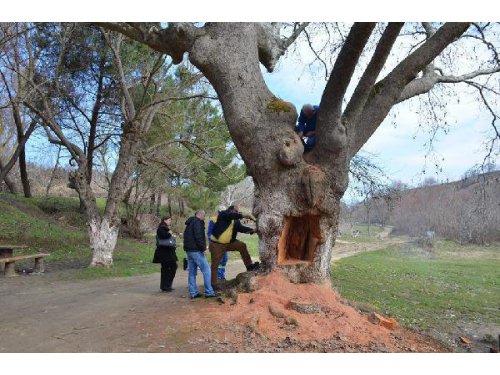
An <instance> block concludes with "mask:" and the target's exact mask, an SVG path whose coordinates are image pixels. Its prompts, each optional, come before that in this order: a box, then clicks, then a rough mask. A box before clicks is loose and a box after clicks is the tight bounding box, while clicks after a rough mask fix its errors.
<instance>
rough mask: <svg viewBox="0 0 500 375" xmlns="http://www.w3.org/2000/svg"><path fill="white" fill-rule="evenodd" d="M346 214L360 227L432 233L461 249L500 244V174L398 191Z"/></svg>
mask: <svg viewBox="0 0 500 375" xmlns="http://www.w3.org/2000/svg"><path fill="white" fill-rule="evenodd" d="M347 213H348V215H350V216H351V219H352V220H356V221H359V222H367V221H370V223H380V224H391V225H393V226H394V229H393V230H394V232H396V233H398V234H408V235H411V236H424V235H425V234H426V232H428V231H432V232H434V233H435V234H436V235H437V236H440V237H445V238H449V239H452V240H456V241H458V242H461V243H479V244H483V243H488V242H492V241H500V171H493V172H488V173H484V174H478V175H472V176H469V177H467V178H464V179H462V180H459V181H453V182H449V183H443V184H434V185H426V186H421V187H418V188H412V189H406V190H399V191H397V190H395V191H392V192H391V193H390V194H388V195H386V196H379V197H376V198H374V199H371V200H370V201H368V202H365V204H358V205H356V206H355V207H351V208H350V209H348V210H347ZM348 215H347V214H346V215H344V216H348ZM344 219H345V217H344Z"/></svg>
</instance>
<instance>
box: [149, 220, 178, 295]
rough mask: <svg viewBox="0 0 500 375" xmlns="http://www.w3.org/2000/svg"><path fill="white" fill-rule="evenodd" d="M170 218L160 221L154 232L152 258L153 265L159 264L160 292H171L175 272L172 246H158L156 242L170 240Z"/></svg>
mask: <svg viewBox="0 0 500 375" xmlns="http://www.w3.org/2000/svg"><path fill="white" fill-rule="evenodd" d="M171 224H172V218H171V217H169V216H167V217H164V218H162V219H161V223H160V225H159V226H158V229H157V230H156V251H155V255H154V257H153V263H161V280H160V289H161V291H162V292H171V291H172V290H174V288H172V282H173V281H174V277H175V273H176V271H177V254H176V253H175V245H174V246H164V245H162V246H160V245H159V243H158V240H168V239H169V238H172V234H171V233H170V225H171Z"/></svg>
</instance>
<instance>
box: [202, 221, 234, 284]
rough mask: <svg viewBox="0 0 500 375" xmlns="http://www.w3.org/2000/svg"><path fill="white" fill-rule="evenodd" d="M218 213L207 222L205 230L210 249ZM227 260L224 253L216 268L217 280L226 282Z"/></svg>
mask: <svg viewBox="0 0 500 375" xmlns="http://www.w3.org/2000/svg"><path fill="white" fill-rule="evenodd" d="M219 213H220V211H217V213H216V214H215V215H213V216H211V217H210V221H209V222H208V229H207V238H208V243H209V247H210V238H211V237H212V230H213V228H214V225H215V223H216V222H217V216H218V215H219ZM228 259H229V256H228V252H227V251H226V252H225V253H224V255H223V256H222V259H221V261H220V263H219V267H218V268H217V280H226V265H227V261H228Z"/></svg>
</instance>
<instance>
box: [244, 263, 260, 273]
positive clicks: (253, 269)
mask: <svg viewBox="0 0 500 375" xmlns="http://www.w3.org/2000/svg"><path fill="white" fill-rule="evenodd" d="M259 267H260V263H259V262H255V263H253V264H250V265H249V266H247V271H255V270H257V269H259Z"/></svg>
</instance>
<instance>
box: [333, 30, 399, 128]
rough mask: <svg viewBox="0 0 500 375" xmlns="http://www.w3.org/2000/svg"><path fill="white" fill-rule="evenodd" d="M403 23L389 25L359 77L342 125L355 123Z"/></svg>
mask: <svg viewBox="0 0 500 375" xmlns="http://www.w3.org/2000/svg"><path fill="white" fill-rule="evenodd" d="M403 25H404V23H403V22H398V23H389V25H387V27H386V29H385V30H384V33H383V34H382V37H381V38H380V40H379V42H378V43H377V47H376V49H375V52H374V53H373V56H372V58H371V60H370V63H369V64H368V66H367V68H366V70H365V72H364V73H363V76H362V77H361V79H360V81H359V83H358V85H357V86H356V89H355V90H354V93H353V95H352V97H351V100H350V101H349V103H348V105H347V107H346V109H345V111H344V113H343V115H342V117H343V119H342V122H343V123H344V124H353V123H355V122H356V119H357V117H358V116H359V114H360V112H361V110H362V109H363V107H364V105H365V103H366V100H367V99H368V96H369V95H370V92H371V91H372V89H373V85H374V84H375V82H376V80H377V77H378V75H379V74H380V72H381V70H382V68H383V67H384V64H385V62H386V61H387V58H388V56H389V54H390V52H391V50H392V47H393V46H394V42H395V41H396V39H397V37H398V35H399V32H400V31H401V28H402V27H403Z"/></svg>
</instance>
